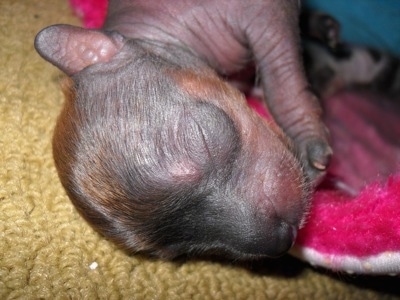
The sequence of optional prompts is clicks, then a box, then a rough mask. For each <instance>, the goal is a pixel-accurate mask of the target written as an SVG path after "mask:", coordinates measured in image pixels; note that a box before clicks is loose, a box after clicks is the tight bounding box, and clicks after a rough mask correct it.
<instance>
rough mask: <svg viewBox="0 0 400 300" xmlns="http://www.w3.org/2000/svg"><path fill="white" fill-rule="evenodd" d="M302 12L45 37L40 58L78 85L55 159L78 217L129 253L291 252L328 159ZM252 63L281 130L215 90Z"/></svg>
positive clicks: (233, 14)
mask: <svg viewBox="0 0 400 300" xmlns="http://www.w3.org/2000/svg"><path fill="white" fill-rule="evenodd" d="M298 12H299V7H298V1H272V0H270V1H250V2H249V1H184V0H181V1H110V6H109V13H108V17H107V20H106V23H105V25H104V28H103V29H102V30H99V31H94V30H86V29H82V28H78V27H73V26H68V25H55V26H51V27H48V28H46V29H44V30H43V31H41V32H40V33H39V34H38V36H37V38H36V41H35V47H36V49H37V50H38V52H39V53H40V54H41V55H42V56H43V57H44V58H45V59H46V60H48V61H49V62H51V63H53V64H54V65H56V66H57V67H58V68H60V69H61V70H62V71H64V72H65V73H66V74H67V75H69V76H70V77H71V80H70V81H69V82H68V83H67V84H66V86H65V93H66V96H67V100H66V103H65V107H64V109H63V111H62V112H61V115H60V117H59V120H58V122H57V126H56V129H55V134H54V140H53V149H54V150H53V151H54V158H55V163H56V166H57V169H58V172H59V176H60V179H61V182H62V184H63V185H64V187H65V189H66V191H67V193H68V195H69V196H70V198H71V200H72V201H73V203H74V204H75V206H76V207H77V208H78V210H79V211H80V213H81V214H82V215H83V216H84V217H85V218H86V219H87V220H88V221H89V222H90V223H91V224H92V225H93V226H94V227H96V228H97V229H98V230H99V231H100V232H101V233H103V234H104V235H105V236H107V237H109V238H110V239H112V240H113V241H115V242H116V243H118V244H119V245H121V246H122V247H124V248H126V249H128V250H129V251H132V252H139V251H141V252H146V253H150V254H153V255H157V256H160V257H165V258H171V257H175V256H178V255H181V254H184V253H191V254H202V253H213V254H215V253H217V254H224V255H228V256H231V257H233V258H237V259H247V258H259V257H264V256H277V255H280V254H282V253H284V252H285V251H287V250H288V249H289V248H290V247H291V245H292V243H293V241H294V239H295V236H296V230H297V228H298V227H299V226H301V224H302V222H303V221H304V218H305V214H306V212H307V209H308V207H309V188H310V186H311V185H312V184H313V183H314V182H317V181H318V180H319V179H320V177H321V176H323V174H324V173H325V169H326V166H327V164H328V161H329V157H330V154H331V150H330V148H329V146H328V143H327V140H328V138H327V133H326V130H325V127H324V125H323V124H322V122H321V120H320V114H321V110H320V107H319V105H318V102H317V101H316V98H315V96H314V95H313V94H312V93H311V92H310V91H309V89H308V85H307V81H306V79H305V76H304V72H303V69H302V63H301V58H300V56H299V52H300V51H299V36H298V35H299V34H298ZM252 60H254V63H255V65H256V67H257V70H258V74H259V76H260V78H261V83H262V86H263V91H264V94H265V99H266V101H267V105H268V107H269V109H270V111H271V112H272V114H273V116H274V118H275V119H276V121H277V123H278V124H279V125H280V127H281V128H278V127H276V126H275V125H272V124H269V123H267V122H266V121H265V120H262V119H261V118H260V117H259V116H258V115H256V114H255V113H254V112H252V111H251V110H250V109H249V108H248V107H247V105H246V102H245V100H244V97H243V95H242V94H241V93H240V92H239V91H238V90H236V89H235V88H233V87H232V86H231V85H229V84H227V83H226V82H224V81H223V80H222V79H221V77H220V76H221V75H222V76H225V75H230V74H233V73H237V72H239V71H240V70H241V69H243V68H245V67H246V66H247V64H248V63H250V62H251V61H252ZM281 129H283V131H282V130H281Z"/></svg>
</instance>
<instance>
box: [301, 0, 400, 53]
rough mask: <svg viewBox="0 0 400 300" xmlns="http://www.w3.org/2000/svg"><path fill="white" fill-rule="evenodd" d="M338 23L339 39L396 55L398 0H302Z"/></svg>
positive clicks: (399, 25)
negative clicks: (339, 29) (339, 26)
mask: <svg viewBox="0 0 400 300" xmlns="http://www.w3.org/2000/svg"><path fill="white" fill-rule="evenodd" d="M303 2H304V5H305V7H307V8H310V9H312V10H318V11H321V12H326V13H328V14H330V15H331V16H333V17H334V18H335V19H336V20H338V21H339V23H340V25H341V38H342V40H343V41H345V42H349V43H352V44H358V45H364V46H369V47H372V48H375V49H383V50H387V51H390V52H392V53H393V54H397V55H400V0H304V1H303Z"/></svg>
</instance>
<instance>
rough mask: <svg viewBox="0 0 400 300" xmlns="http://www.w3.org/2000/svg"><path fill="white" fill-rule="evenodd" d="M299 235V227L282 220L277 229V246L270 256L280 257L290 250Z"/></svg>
mask: <svg viewBox="0 0 400 300" xmlns="http://www.w3.org/2000/svg"><path fill="white" fill-rule="evenodd" d="M296 237H297V228H296V227H295V226H293V225H290V224H288V223H286V222H282V223H281V224H280V226H279V228H278V229H277V231H276V236H275V243H274V244H275V245H274V246H275V247H274V248H273V249H272V251H271V253H270V254H269V256H270V257H279V256H281V255H283V254H285V253H286V252H288V251H289V249H290V248H292V246H293V245H294V243H295V241H296Z"/></svg>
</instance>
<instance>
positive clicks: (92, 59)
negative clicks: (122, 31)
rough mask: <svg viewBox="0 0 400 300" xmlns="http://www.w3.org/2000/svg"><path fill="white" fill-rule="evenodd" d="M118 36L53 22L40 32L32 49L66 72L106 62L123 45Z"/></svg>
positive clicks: (69, 72)
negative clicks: (53, 23)
mask: <svg viewBox="0 0 400 300" xmlns="http://www.w3.org/2000/svg"><path fill="white" fill-rule="evenodd" d="M123 40H124V38H123V37H122V36H121V35H118V34H113V35H110V36H108V35H106V34H104V33H103V32H101V31H96V30H89V29H84V28H80V27H76V26H71V25H53V26H50V27H47V28H45V29H43V30H42V31H40V32H39V33H38V34H37V36H36V38H35V48H36V50H37V51H38V53H39V54H40V55H41V56H42V57H43V58H44V59H45V60H47V61H48V62H50V63H52V64H53V65H55V66H56V67H58V68H59V69H60V70H61V71H63V72H65V73H66V74H68V75H73V74H75V73H77V72H79V71H81V70H82V69H84V68H86V67H88V66H90V65H93V64H96V63H100V62H108V61H109V60H110V59H111V58H112V57H113V56H114V55H115V54H117V53H118V51H119V50H120V49H121V48H122V46H123V44H124V42H123Z"/></svg>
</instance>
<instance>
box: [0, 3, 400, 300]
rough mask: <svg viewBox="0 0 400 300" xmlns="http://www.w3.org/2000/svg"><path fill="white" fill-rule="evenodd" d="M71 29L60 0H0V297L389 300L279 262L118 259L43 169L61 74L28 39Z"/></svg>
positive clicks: (350, 281)
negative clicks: (48, 29) (57, 27)
mask: <svg viewBox="0 0 400 300" xmlns="http://www.w3.org/2000/svg"><path fill="white" fill-rule="evenodd" d="M55 23H69V24H76V25H77V24H79V21H78V20H77V19H76V18H75V17H74V16H73V15H72V13H71V11H70V9H69V7H68V3H67V1H66V0H65V1H63V0H57V1H55V0H29V1H25V0H1V1H0V65H1V69H0V110H1V112H0V299H39V298H40V299H81V298H85V299H97V298H99V299H121V298H124V299H125V298H126V299H396V298H398V297H399V296H400V294H398V287H399V283H400V280H399V278H394V277H356V276H351V275H349V274H331V273H329V272H328V271H326V270H315V269H313V268H312V267H309V266H307V265H305V264H303V263H301V262H300V261H298V260H296V259H294V258H291V257H288V256H286V257H283V258H281V259H278V260H273V261H263V262H253V263H247V264H233V263H230V262H222V261H209V260H186V261H183V260H182V261H176V262H167V261H160V260H155V259H150V258H147V257H143V256H128V255H126V254H125V253H124V252H122V251H121V250H119V249H117V248H116V247H115V246H114V245H113V244H112V243H110V242H108V241H107V240H105V239H104V238H102V237H101V236H99V235H98V234H97V233H95V232H94V231H93V230H92V229H91V227H90V226H89V225H87V224H86V223H85V222H84V220H83V219H82V218H81V217H80V216H79V215H78V213H77V212H76V211H75V209H74V208H73V206H72V204H71V203H70V201H69V199H68V198H67V196H66V195H65V193H64V191H63V189H62V187H61V184H60V183H59V181H58V178H57V174H56V171H55V168H54V165H53V160H52V155H51V135H52V131H53V127H54V124H55V120H56V118H57V115H58V113H59V111H60V109H61V105H62V102H63V95H62V93H61V90H60V87H59V83H60V79H61V78H62V75H61V74H60V72H59V71H57V70H56V68H54V67H52V66H51V65H49V64H48V63H46V62H44V61H43V60H42V59H40V57H39V55H37V54H36V52H35V51H34V48H33V39H34V36H35V34H36V33H37V32H38V31H39V30H40V29H41V28H43V27H45V26H47V25H50V24H55Z"/></svg>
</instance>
